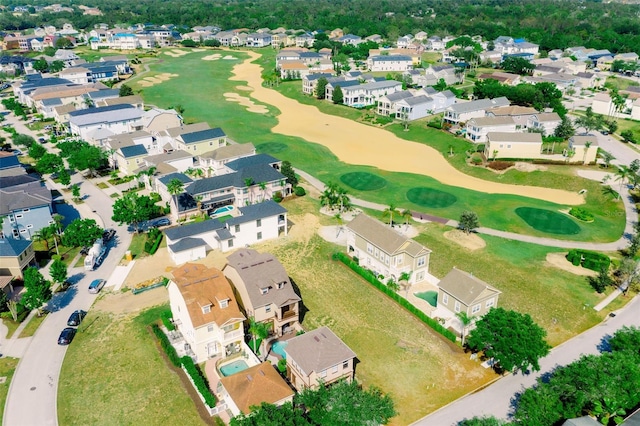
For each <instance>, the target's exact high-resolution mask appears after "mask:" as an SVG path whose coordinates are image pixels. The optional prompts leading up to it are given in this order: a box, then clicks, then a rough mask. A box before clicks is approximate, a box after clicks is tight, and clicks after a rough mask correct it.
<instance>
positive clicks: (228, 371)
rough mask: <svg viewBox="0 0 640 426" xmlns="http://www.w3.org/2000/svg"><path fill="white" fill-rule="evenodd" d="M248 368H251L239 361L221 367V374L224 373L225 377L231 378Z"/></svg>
mask: <svg viewBox="0 0 640 426" xmlns="http://www.w3.org/2000/svg"><path fill="white" fill-rule="evenodd" d="M247 368H249V366H248V365H247V363H246V362H245V361H244V360H242V359H239V360H236V361H233V362H230V363H229V364H224V365H221V366H220V372H221V373H222V375H223V376H225V377H227V376H231V375H233V374H236V373H239V372H241V371H243V370H246V369H247Z"/></svg>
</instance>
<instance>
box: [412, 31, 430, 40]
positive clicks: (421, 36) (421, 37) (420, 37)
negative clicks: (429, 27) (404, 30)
mask: <svg viewBox="0 0 640 426" xmlns="http://www.w3.org/2000/svg"><path fill="white" fill-rule="evenodd" d="M427 36H428V34H427V33H426V32H424V31H419V32H417V33H416V35H415V36H414V39H415V40H417V41H419V42H423V41H425V40H426V39H427Z"/></svg>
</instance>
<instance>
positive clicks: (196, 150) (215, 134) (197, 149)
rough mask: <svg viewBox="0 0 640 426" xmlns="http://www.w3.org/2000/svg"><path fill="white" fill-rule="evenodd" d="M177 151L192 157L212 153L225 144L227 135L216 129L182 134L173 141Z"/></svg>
mask: <svg viewBox="0 0 640 426" xmlns="http://www.w3.org/2000/svg"><path fill="white" fill-rule="evenodd" d="M174 140H175V145H176V148H177V149H180V150H183V151H187V152H190V153H193V155H194V156H196V155H200V154H204V153H205V152H209V151H213V150H215V149H218V148H220V147H223V146H225V145H226V144H227V135H226V134H225V133H224V131H223V130H222V129H221V128H219V127H216V128H215V129H207V130H200V131H196V132H191V133H182V134H180V135H179V136H178V137H176V138H175V139H174Z"/></svg>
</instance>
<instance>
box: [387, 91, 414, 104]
mask: <svg viewBox="0 0 640 426" xmlns="http://www.w3.org/2000/svg"><path fill="white" fill-rule="evenodd" d="M411 97H413V94H412V93H411V92H410V91H408V90H402V91H400V92H395V93H390V94H388V95H387V99H388V100H390V101H391V102H396V101H399V100H401V99H407V98H411Z"/></svg>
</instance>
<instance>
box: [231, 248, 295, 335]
mask: <svg viewBox="0 0 640 426" xmlns="http://www.w3.org/2000/svg"><path fill="white" fill-rule="evenodd" d="M222 272H223V273H224V275H225V277H227V279H228V280H229V281H230V282H231V284H232V285H233V287H234V288H235V290H236V294H237V295H238V296H239V297H238V300H239V301H240V306H241V308H242V310H243V312H244V314H245V316H247V318H253V319H254V320H255V321H256V322H261V323H264V324H268V325H269V328H270V330H271V332H272V333H273V334H274V335H275V336H277V337H280V336H282V335H283V334H286V333H289V332H294V331H296V330H297V329H299V326H300V322H299V315H300V300H301V299H300V296H298V295H297V294H296V292H295V291H294V288H293V285H292V284H291V280H290V279H289V276H288V275H287V271H286V270H285V269H284V267H283V266H282V264H281V263H280V262H278V259H276V257H275V256H274V255H272V254H271V253H259V252H257V251H256V250H253V249H245V248H243V249H240V250H238V251H236V252H235V253H233V254H231V255H229V256H227V264H226V265H225V266H224V268H222Z"/></svg>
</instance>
